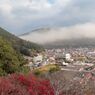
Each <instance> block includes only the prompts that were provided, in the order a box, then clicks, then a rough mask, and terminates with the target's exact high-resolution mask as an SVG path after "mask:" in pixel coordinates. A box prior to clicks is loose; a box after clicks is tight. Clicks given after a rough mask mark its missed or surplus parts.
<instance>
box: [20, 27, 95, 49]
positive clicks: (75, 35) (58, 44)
mask: <svg viewBox="0 0 95 95" xmlns="http://www.w3.org/2000/svg"><path fill="white" fill-rule="evenodd" d="M71 29H72V28H71ZM71 29H69V30H68V29H67V28H40V29H36V30H33V31H32V32H29V33H26V34H23V35H21V36H20V37H21V38H22V39H24V40H29V41H32V42H36V43H39V44H42V45H43V46H44V47H45V48H62V47H89V46H95V37H94V36H93V35H90V34H91V33H90V32H89V34H88V33H87V31H85V30H84V31H79V30H78V29H76V31H73V30H74V29H72V30H71ZM81 30H82V29H81ZM92 32H93V31H92ZM85 35H87V36H85ZM92 36H93V37H92Z"/></svg>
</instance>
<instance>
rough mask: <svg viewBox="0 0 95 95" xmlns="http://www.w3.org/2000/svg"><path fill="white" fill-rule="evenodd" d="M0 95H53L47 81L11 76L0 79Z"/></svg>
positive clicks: (31, 77)
mask: <svg viewBox="0 0 95 95" xmlns="http://www.w3.org/2000/svg"><path fill="white" fill-rule="evenodd" d="M0 95H54V90H53V88H52V86H51V84H50V82H49V80H45V79H39V78H36V77H35V76H34V75H32V74H29V75H27V76H24V75H21V74H19V75H18V74H12V75H9V76H7V77H2V78H0Z"/></svg>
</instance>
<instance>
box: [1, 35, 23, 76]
mask: <svg viewBox="0 0 95 95" xmlns="http://www.w3.org/2000/svg"><path fill="white" fill-rule="evenodd" d="M24 64H25V61H24V58H23V57H22V56H21V54H20V53H19V52H17V51H15V50H14V49H13V47H12V46H11V44H10V43H9V42H8V41H6V40H5V39H3V38H2V37H0V76H1V75H7V74H11V73H15V72H21V71H22V69H24V68H25V67H24V66H23V65H24Z"/></svg>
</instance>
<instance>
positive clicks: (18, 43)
mask: <svg viewBox="0 0 95 95" xmlns="http://www.w3.org/2000/svg"><path fill="white" fill-rule="evenodd" d="M0 36H1V37H3V38H4V39H6V40H7V41H9V42H11V44H12V46H13V48H14V49H16V50H17V51H19V52H20V53H22V54H24V55H30V50H37V51H38V50H39V51H41V50H43V48H42V46H40V45H38V44H35V43H31V42H28V41H25V40H22V39H20V38H18V37H16V36H14V35H13V34H11V33H9V32H8V31H6V30H4V29H2V28H0Z"/></svg>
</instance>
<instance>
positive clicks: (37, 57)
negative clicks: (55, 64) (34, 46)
mask: <svg viewBox="0 0 95 95" xmlns="http://www.w3.org/2000/svg"><path fill="white" fill-rule="evenodd" d="M42 61H43V56H42V55H40V54H38V55H37V56H35V57H34V58H33V62H34V63H37V62H42Z"/></svg>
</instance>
